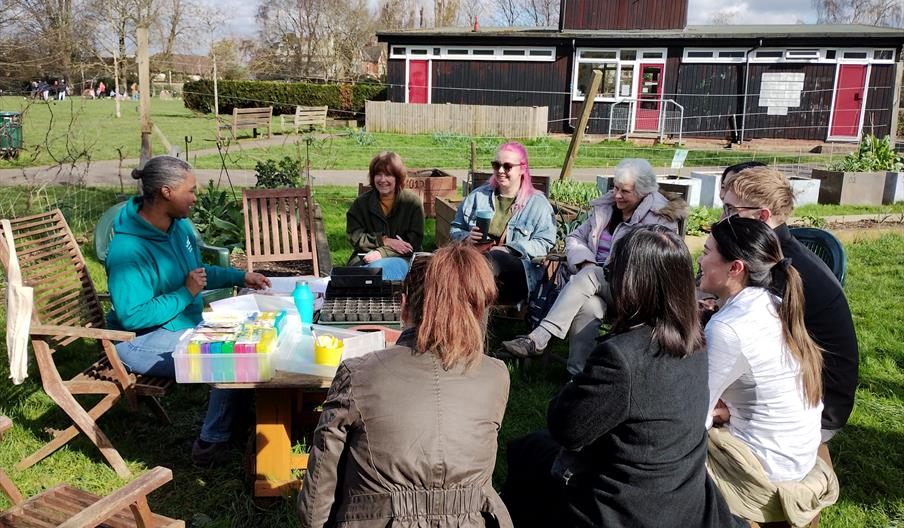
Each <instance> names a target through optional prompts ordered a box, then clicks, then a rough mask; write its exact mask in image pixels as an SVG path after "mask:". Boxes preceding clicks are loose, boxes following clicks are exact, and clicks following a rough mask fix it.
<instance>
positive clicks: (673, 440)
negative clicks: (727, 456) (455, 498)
mask: <svg viewBox="0 0 904 528" xmlns="http://www.w3.org/2000/svg"><path fill="white" fill-rule="evenodd" d="M604 270H605V272H606V274H607V275H609V276H607V277H606V279H607V281H608V282H609V283H610V284H611V287H612V295H613V300H614V305H613V306H614V308H615V311H616V314H615V315H616V320H615V323H614V325H613V328H612V333H611V334H610V335H609V336H608V338H607V339H606V340H605V341H603V342H602V343H601V344H600V346H598V347H597V349H596V350H594V351H593V353H592V354H591V355H590V357H589V359H588V361H587V364H586V366H585V367H584V371H583V372H581V373H580V374H578V375H576V376H575V377H574V378H573V379H572V380H571V381H569V382H568V384H567V385H566V386H565V387H564V388H563V389H562V391H561V392H559V394H558V396H556V397H555V399H553V401H552V402H551V403H550V406H549V412H548V415H547V420H548V424H549V432H548V433H535V434H534V435H529V436H528V437H525V438H522V439H519V440H516V441H515V442H513V443H512V444H511V446H510V447H509V478H508V482H507V483H506V487H505V488H504V490H503V496H504V497H505V501H506V504H507V505H508V507H509V510H510V511H511V513H512V517H513V519H514V520H515V522H516V526H542V525H548V526H553V525H555V526H588V527H589V526H606V527H619V526H626V527H627V526H631V527H635V526H683V527H684V526H686V527H702V526H707V527H709V526H711V527H719V528H722V527H726V526H729V527H730V526H735V525H736V523H738V524H737V526H743V524H741V521H740V520H738V519H735V518H733V517H732V516H731V514H730V513H729V511H728V507H727V505H726V504H725V502H724V500H723V499H722V497H721V496H720V495H719V493H718V491H716V488H715V487H714V485H713V483H712V481H711V480H709V478H708V476H707V473H706V468H705V466H704V462H705V460H706V429H705V426H704V424H705V419H706V414H707V411H708V403H709V393H708V390H707V381H706V380H707V361H706V354H705V352H703V333H702V331H701V328H700V320H699V314H698V313H697V310H696V302H695V297H694V295H695V294H694V277H693V270H692V265H691V257H690V254H689V253H688V250H687V247H686V246H685V245H684V243H683V242H682V241H681V239H680V238H678V236H677V235H676V234H675V233H674V232H672V231H671V230H670V229H668V228H666V227H663V226H659V225H654V226H643V227H639V228H637V229H635V230H633V231H631V232H630V233H628V234H627V235H626V236H625V237H624V238H622V239H621V240H619V241H618V242H617V243H616V245H615V247H614V249H613V255H612V258H611V259H610V261H609V263H608V264H606V266H605V267H604ZM543 460H546V463H545V464H544V463H543ZM550 467H552V469H551V470H550V469H549V468H550ZM537 468H542V469H537ZM547 470H549V471H550V472H547ZM539 472H542V474H539ZM551 474H554V475H555V476H551ZM538 480H539V481H541V482H544V481H545V483H546V484H547V485H546V486H537V481H538ZM550 497H552V498H553V499H554V500H552V501H549V498H550ZM544 498H545V500H544ZM550 502H552V503H553V504H550ZM556 519H558V521H556Z"/></svg>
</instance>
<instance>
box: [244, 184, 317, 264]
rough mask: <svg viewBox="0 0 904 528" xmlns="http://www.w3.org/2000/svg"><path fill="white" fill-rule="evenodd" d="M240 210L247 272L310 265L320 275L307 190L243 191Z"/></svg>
mask: <svg viewBox="0 0 904 528" xmlns="http://www.w3.org/2000/svg"><path fill="white" fill-rule="evenodd" d="M242 210H243V211H244V213H245V257H246V259H247V262H248V271H254V264H255V263H258V262H288V261H310V262H311V266H312V268H313V273H312V274H313V275H315V276H319V275H320V266H319V264H318V261H317V242H316V240H315V238H316V237H315V235H314V233H315V231H314V228H313V226H314V199H313V197H312V196H311V188H310V187H308V186H305V187H302V188H300V189H293V188H288V189H245V190H244V191H242Z"/></svg>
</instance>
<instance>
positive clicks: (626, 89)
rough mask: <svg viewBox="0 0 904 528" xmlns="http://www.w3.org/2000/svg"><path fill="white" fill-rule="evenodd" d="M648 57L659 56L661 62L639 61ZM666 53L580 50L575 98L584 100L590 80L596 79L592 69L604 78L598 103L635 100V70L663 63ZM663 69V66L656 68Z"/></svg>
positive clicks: (574, 83) (574, 89)
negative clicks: (651, 64) (623, 99)
mask: <svg viewBox="0 0 904 528" xmlns="http://www.w3.org/2000/svg"><path fill="white" fill-rule="evenodd" d="M648 54H658V55H659V59H653V60H652V61H651V60H650V59H638V57H649V55H648ZM664 56H665V51H662V50H656V51H644V50H638V49H624V50H617V49H587V48H584V49H581V48H578V50H577V63H578V64H577V68H576V71H575V73H574V78H573V80H572V83H573V85H572V86H573V89H572V94H571V96H572V99H574V100H583V99H584V97H585V96H586V94H587V90H589V89H590V81H591V79H593V70H600V71H602V73H603V78H602V81H601V83H600V90H599V93H598V94H597V99H596V100H598V101H606V100H608V101H618V100H620V99H621V98H629V97H631V98H633V97H635V94H634V82H635V78H636V75H637V74H636V73H635V70H636V69H637V68H638V66H639V65H640V64H641V63H644V64H646V63H649V62H652V63H654V64H657V65H662V64H663V63H664V61H663V59H662V57H664ZM657 67H659V68H660V69H662V66H657Z"/></svg>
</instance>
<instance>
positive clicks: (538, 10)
mask: <svg viewBox="0 0 904 528" xmlns="http://www.w3.org/2000/svg"><path fill="white" fill-rule="evenodd" d="M524 7H525V12H526V14H527V17H528V19H529V20H530V22H531V23H532V24H533V25H534V26H538V27H552V26H556V25H558V23H559V0H526V1H525V5H524Z"/></svg>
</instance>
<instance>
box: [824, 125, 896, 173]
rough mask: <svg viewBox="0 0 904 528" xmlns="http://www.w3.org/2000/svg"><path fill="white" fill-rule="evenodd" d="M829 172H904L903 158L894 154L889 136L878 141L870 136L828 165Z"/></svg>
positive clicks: (893, 147)
mask: <svg viewBox="0 0 904 528" xmlns="http://www.w3.org/2000/svg"><path fill="white" fill-rule="evenodd" d="M829 170H835V171H844V172H874V171H894V172H900V171H904V157H902V156H900V155H899V154H898V153H897V152H895V146H894V144H892V142H891V137H890V136H885V138H883V139H879V138H877V137H876V136H874V135H872V134H870V135H868V136H866V137H864V138H863V141H861V142H860V147H859V148H858V149H857V150H856V151H855V152H851V153H850V154H848V155H847V156H845V157H843V158H841V159H840V160H838V161H836V162H834V163H831V164H829Z"/></svg>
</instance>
